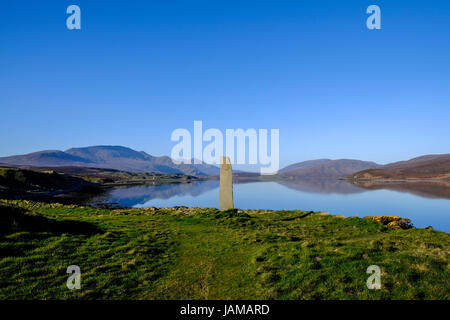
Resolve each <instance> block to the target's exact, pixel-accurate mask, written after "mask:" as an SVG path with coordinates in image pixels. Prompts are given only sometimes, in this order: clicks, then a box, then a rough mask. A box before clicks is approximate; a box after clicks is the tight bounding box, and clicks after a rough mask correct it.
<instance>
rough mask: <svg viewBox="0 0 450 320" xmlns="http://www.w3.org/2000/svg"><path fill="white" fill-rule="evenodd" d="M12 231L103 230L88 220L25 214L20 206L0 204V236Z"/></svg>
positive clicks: (87, 231) (85, 232) (74, 232)
mask: <svg viewBox="0 0 450 320" xmlns="http://www.w3.org/2000/svg"><path fill="white" fill-rule="evenodd" d="M14 232H50V233H52V234H55V235H60V234H63V233H69V234H81V235H94V234H96V233H102V232H103V231H102V230H101V229H99V228H98V227H97V226H95V225H93V224H91V223H88V222H83V221H74V220H65V221H58V220H53V219H48V218H46V217H43V216H39V215H31V214H27V211H26V210H24V209H22V208H16V207H9V206H3V205H0V236H2V235H5V234H10V233H14Z"/></svg>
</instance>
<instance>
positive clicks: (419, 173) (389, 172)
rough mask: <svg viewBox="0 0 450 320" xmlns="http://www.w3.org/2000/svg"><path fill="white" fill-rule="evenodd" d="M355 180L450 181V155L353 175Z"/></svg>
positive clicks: (425, 158) (411, 161) (402, 162)
mask: <svg viewBox="0 0 450 320" xmlns="http://www.w3.org/2000/svg"><path fill="white" fill-rule="evenodd" d="M349 178H350V179H353V180H395V179H398V180H404V179H436V180H450V154H442V155H426V156H421V157H417V158H413V159H411V160H407V161H400V162H394V163H390V164H387V165H385V166H382V167H379V168H377V169H369V170H363V171H360V172H356V173H354V174H352V175H351V176H350V177H349Z"/></svg>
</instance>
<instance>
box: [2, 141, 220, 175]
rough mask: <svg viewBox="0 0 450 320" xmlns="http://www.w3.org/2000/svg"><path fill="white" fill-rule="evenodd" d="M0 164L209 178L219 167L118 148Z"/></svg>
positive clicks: (45, 154) (49, 152)
mask: <svg viewBox="0 0 450 320" xmlns="http://www.w3.org/2000/svg"><path fill="white" fill-rule="evenodd" d="M0 163H3V164H8V165H26V166H39V167H52V166H81V167H95V168H107V169H116V170H122V171H129V172H155V173H167V174H187V175H192V176H210V175H211V176H213V175H218V174H219V168H218V167H216V166H213V165H208V164H205V163H203V164H179V165H178V164H175V163H173V161H172V160H171V158H169V157H166V156H162V157H154V156H151V155H149V154H147V153H145V152H143V151H140V152H139V151H135V150H133V149H130V148H127V147H122V146H93V147H85V148H72V149H69V150H66V151H59V150H46V151H39V152H34V153H29V154H25V155H17V156H11V157H3V158H1V157H0Z"/></svg>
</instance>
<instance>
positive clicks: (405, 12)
mask: <svg viewBox="0 0 450 320" xmlns="http://www.w3.org/2000/svg"><path fill="white" fill-rule="evenodd" d="M70 4H77V5H79V6H80V8H81V17H82V22H81V24H82V29H81V30H72V31H71V30H68V29H67V28H66V22H65V20H66V18H67V16H68V15H67V14H66V8H67V6H68V5H70ZM371 4H377V5H378V6H380V8H381V18H382V29H381V30H368V29H367V28H366V19H367V17H368V15H367V14H366V13H365V11H366V8H367V7H368V6H369V5H371ZM0 71H1V72H0V88H1V91H0V108H1V117H2V118H1V126H0V156H7V155H12V154H21V153H28V152H33V151H38V150H43V149H60V150H64V149H67V148H70V147H81V146H89V145H101V144H108V145H124V146H128V147H131V148H134V149H137V150H144V151H146V152H148V153H150V154H152V155H170V151H171V149H172V147H173V146H174V144H175V143H174V142H171V141H170V135H171V133H172V131H173V130H174V129H176V128H187V129H189V130H193V121H194V120H202V121H203V126H204V128H205V129H207V128H218V129H221V130H223V132H225V129H226V128H244V129H248V128H267V129H271V128H278V129H280V163H281V166H284V165H287V164H290V163H293V162H297V161H302V160H308V159H315V158H325V157H326V158H355V159H362V160H373V161H377V162H380V163H387V162H391V161H397V160H403V159H407V158H411V157H415V156H418V155H422V154H429V153H449V152H450V148H449V145H450V143H449V141H450V125H449V122H450V121H449V120H450V2H449V1H393V0H392V1H372V0H371V1H317V0H316V1H312V0H311V1H299V0H297V1H244V0H241V1H229V0H228V1H219V0H217V1H132V0H129V1H78V0H74V1H70V2H69V1H61V0H59V1H33V2H30V3H27V2H23V1H8V2H5V3H2V9H1V11H0ZM225 110H226V112H225Z"/></svg>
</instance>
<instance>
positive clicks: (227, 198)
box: [219, 157, 233, 210]
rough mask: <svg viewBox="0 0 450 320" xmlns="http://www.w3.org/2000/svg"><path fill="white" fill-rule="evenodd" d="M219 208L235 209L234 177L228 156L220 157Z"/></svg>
mask: <svg viewBox="0 0 450 320" xmlns="http://www.w3.org/2000/svg"><path fill="white" fill-rule="evenodd" d="M219 209H220V210H228V209H233V177H232V172H231V161H230V158H228V157H221V158H220V194H219Z"/></svg>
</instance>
